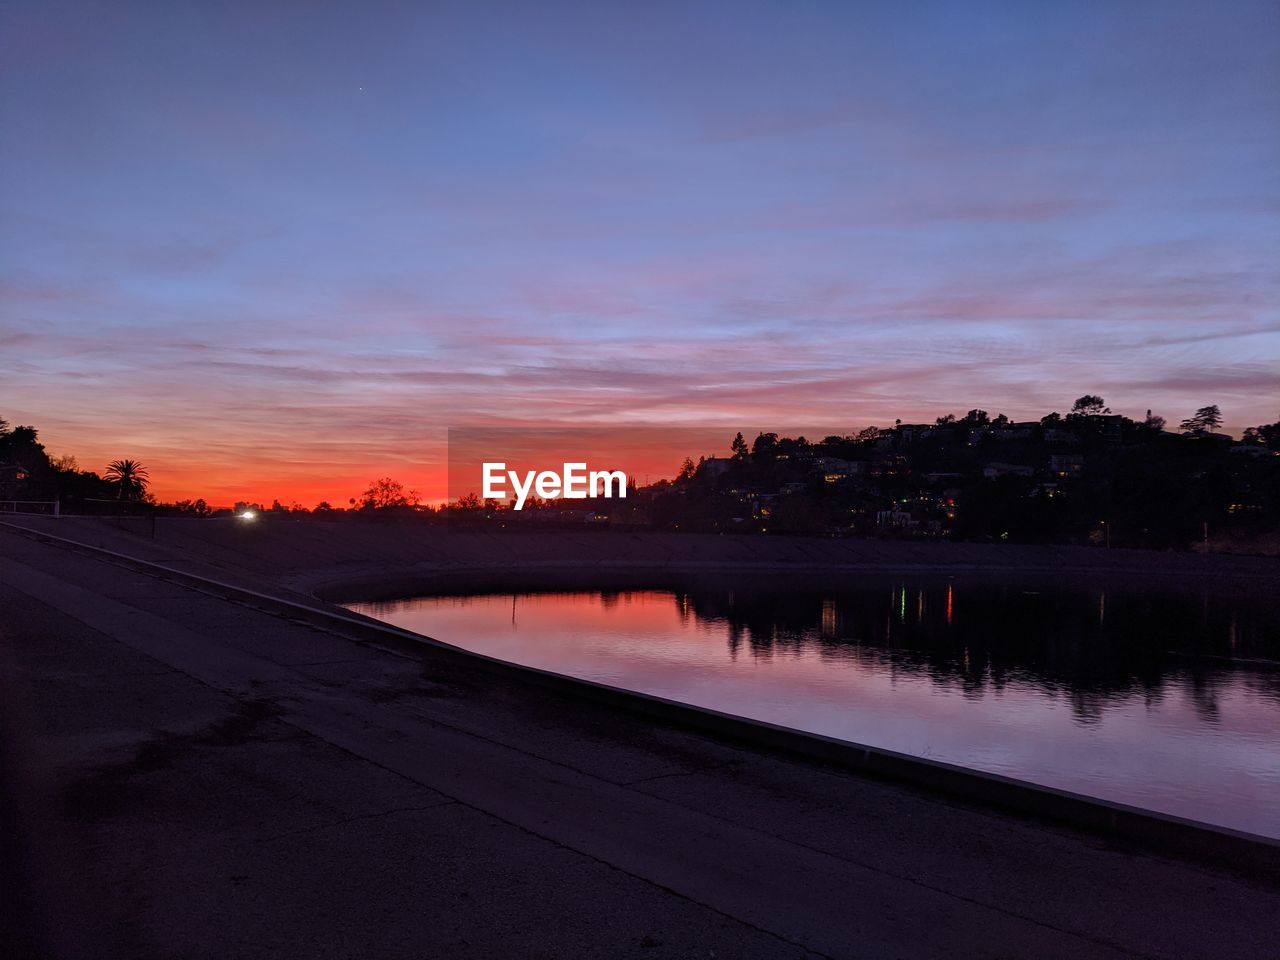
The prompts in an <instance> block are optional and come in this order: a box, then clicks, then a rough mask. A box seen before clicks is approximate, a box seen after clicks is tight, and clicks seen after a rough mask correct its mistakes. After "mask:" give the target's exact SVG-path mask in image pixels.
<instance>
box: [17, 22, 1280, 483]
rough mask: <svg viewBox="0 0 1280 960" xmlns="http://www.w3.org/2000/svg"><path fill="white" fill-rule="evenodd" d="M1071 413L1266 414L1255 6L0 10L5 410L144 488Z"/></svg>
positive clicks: (1268, 362)
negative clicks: (539, 440)
mask: <svg viewBox="0 0 1280 960" xmlns="http://www.w3.org/2000/svg"><path fill="white" fill-rule="evenodd" d="M1084 393H1095V394H1100V395H1102V396H1103V397H1105V398H1106V400H1107V402H1108V403H1109V404H1110V405H1111V406H1112V407H1113V408H1114V409H1115V410H1116V411H1117V412H1121V413H1125V414H1127V415H1130V416H1134V417H1139V418H1140V417H1142V416H1143V415H1145V413H1146V410H1147V409H1152V410H1154V412H1155V413H1157V414H1161V415H1163V416H1165V417H1167V418H1168V419H1169V420H1170V422H1171V423H1177V421H1179V420H1181V419H1183V418H1185V417H1187V416H1189V415H1190V414H1191V413H1193V412H1194V410H1195V409H1196V408H1197V407H1200V406H1203V405H1206V404H1210V403H1216V404H1218V405H1219V406H1220V407H1221V409H1222V411H1223V415H1224V418H1225V421H1226V429H1227V430H1228V431H1233V432H1235V433H1237V434H1238V433H1239V431H1240V430H1242V429H1243V428H1244V427H1245V426H1249V425H1252V424H1256V423H1262V422H1271V421H1274V420H1276V419H1277V417H1280V7H1278V6H1277V5H1276V4H1274V3H1271V2H1258V3H1254V2H1233V0H1213V2H1207V0H1206V2H1178V0H1164V2H1156V3H1143V2H1125V3H1121V4H1116V3H1109V2H1098V3H1072V2H1062V3H1052V4H1048V3H1043V4H1042V3H1026V2H1009V3H992V2H981V0H977V2H967V3H955V2H951V3H926V2H913V3H909V4H891V3H858V2H852V0H848V2H834V3H822V2H816V0H815V2H806V3H801V4H797V3H789V2H777V3H757V2H749V0H739V2H722V3H696V2H691V3H674V2H672V3H667V2H655V0H649V2H641V0H630V2H607V0H598V2H581V3H556V2H542V3H536V4H534V3H520V4H516V3H512V4H506V3H494V2H485V0H476V2H468V3H459V4H447V3H427V2H420V3H405V4H399V3H389V2H381V3H378V2H374V3H369V2H364V3H358V2H339V0H330V2H315V3H303V2H288V3H280V2H269V0H256V2H224V3H216V4H214V3H207V2H202V3H186V2H180V0H172V2H158V0H157V2H135V3H126V4H120V3H63V2H58V0H42V2H25V0H18V2H10V3H7V4H5V5H4V7H3V9H2V11H0V416H3V417H4V418H5V419H7V420H9V421H10V422H12V423H30V424H34V425H35V426H37V427H38V428H39V429H40V433H41V438H42V440H44V442H45V443H46V446H47V447H48V448H49V449H50V451H51V452H52V453H54V454H74V455H75V456H76V457H77V459H78V460H79V463H80V465H81V466H82V467H84V468H88V469H97V470H101V469H102V468H103V467H104V466H105V464H106V462H107V461H108V460H111V459H115V458H118V457H131V458H134V459H138V460H141V461H142V462H143V463H144V464H146V465H147V467H148V468H149V470H150V473H151V476H152V479H153V490H154V492H155V493H156V494H157V495H158V496H160V498H161V499H176V498H181V497H196V496H204V497H206V498H207V499H209V500H210V501H211V502H227V503H229V502H231V501H233V500H237V499H257V500H263V501H269V500H270V499H272V498H279V499H281V500H282V501H284V502H285V503H288V502H290V501H292V500H297V501H300V502H303V503H305V504H307V505H310V504H312V503H314V502H315V501H317V500H320V499H327V500H330V501H332V502H334V503H345V502H346V500H347V498H348V497H351V496H358V495H359V493H360V492H361V491H362V490H363V489H364V488H365V487H366V486H367V485H368V482H369V481H370V480H371V479H373V478H374V477H378V476H384V475H390V476H393V477H395V478H398V479H401V480H403V481H404V482H405V483H407V484H408V485H411V486H415V487H417V488H418V489H420V490H422V491H423V492H424V494H425V495H427V496H428V498H430V497H431V496H433V495H434V496H440V495H443V470H444V464H445V460H446V453H445V438H446V433H447V430H448V429H449V428H465V427H472V426H486V425H495V424H501V425H513V424H515V425H519V424H530V425H536V426H539V427H544V426H548V425H590V426H593V427H612V428H615V429H617V430H619V431H622V430H625V429H626V426H627V425H628V424H649V425H655V424H656V425H666V424H670V425H679V426H682V427H690V428H706V429H708V430H711V431H712V432H715V431H719V432H720V433H723V434H724V436H725V438H726V441H725V446H726V448H727V438H728V437H731V436H732V434H733V432H734V431H736V430H742V431H744V432H745V433H747V435H748V437H750V436H752V435H753V434H754V432H755V431H758V430H776V431H779V432H783V433H785V432H788V428H789V427H790V426H791V425H793V424H803V425H806V426H809V427H810V430H811V431H813V430H814V425H819V429H822V430H823V432H826V433H847V432H851V431H852V430H855V429H858V428H861V427H864V426H867V425H870V424H876V425H885V424H889V423H892V422H893V420H895V419H898V418H901V419H903V420H905V421H909V422H910V421H916V420H925V421H932V420H933V419H934V418H935V417H936V416H939V415H941V414H944V413H948V412H954V413H959V414H961V415H962V414H963V413H964V412H965V411H966V410H968V409H970V408H972V407H981V408H983V409H987V410H989V411H990V412H991V413H992V414H993V415H994V414H995V413H997V412H1003V413H1006V414H1008V415H1009V416H1011V417H1013V418H1014V419H1021V418H1031V417H1036V418H1038V417H1039V416H1041V415H1043V414H1044V413H1047V412H1049V411H1050V410H1059V411H1063V412H1065V411H1066V410H1067V409H1068V408H1069V407H1070V405H1071V402H1072V401H1073V400H1074V399H1075V398H1076V397H1078V396H1080V395H1081V394H1084ZM823 428H825V429H823ZM812 435H813V433H812V432H811V433H810V436H812ZM724 452H726V451H717V450H695V451H685V450H680V451H678V455H675V456H673V463H672V469H673V470H674V469H675V468H676V467H677V466H678V463H679V459H680V458H681V457H683V456H684V455H685V454H686V453H692V454H694V455H695V456H696V454H698V453H724Z"/></svg>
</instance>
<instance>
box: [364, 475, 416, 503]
mask: <svg viewBox="0 0 1280 960" xmlns="http://www.w3.org/2000/svg"><path fill="white" fill-rule="evenodd" d="M417 503H418V491H417V490H406V489H405V487H404V484H403V483H401V482H400V481H399V480H392V479H391V478H390V477H379V478H378V479H377V480H375V481H373V483H371V484H370V485H369V489H368V490H366V491H365V492H364V498H363V499H362V500H361V501H360V509H361V510H385V509H387V508H388V507H413V506H417Z"/></svg>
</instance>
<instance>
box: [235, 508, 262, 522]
mask: <svg viewBox="0 0 1280 960" xmlns="http://www.w3.org/2000/svg"><path fill="white" fill-rule="evenodd" d="M237 516H239V517H240V519H241V520H257V519H258V514H257V513H256V512H255V511H253V510H246V511H245V512H244V513H241V514H237Z"/></svg>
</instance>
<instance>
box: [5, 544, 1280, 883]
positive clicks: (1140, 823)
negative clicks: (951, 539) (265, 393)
mask: <svg viewBox="0 0 1280 960" xmlns="http://www.w3.org/2000/svg"><path fill="white" fill-rule="evenodd" d="M0 526H4V527H8V528H9V529H11V530H14V531H16V532H17V533H19V534H20V535H22V536H24V537H27V538H28V539H33V540H38V541H42V542H48V543H52V544H54V545H61V546H66V547H70V548H73V549H76V550H80V551H84V552H87V553H90V554H94V555H98V556H100V557H103V558H106V559H108V560H111V561H114V562H117V563H124V564H128V565H130V566H132V567H133V568H134V569H137V570H139V571H141V572H144V573H149V574H153V575H158V576H160V577H162V578H166V579H170V580H172V581H175V582H180V583H183V584H184V585H187V586H192V587H196V588H200V589H203V590H206V591H208V590H210V589H212V590H213V591H215V592H217V593H218V594H219V595H223V596H227V595H229V598H234V599H239V600H243V601H246V602H249V603H252V604H255V605H257V606H259V607H265V606H266V605H270V606H271V607H274V608H276V610H277V611H279V612H283V613H286V614H288V615H289V616H291V617H292V618H293V619H297V620H302V621H305V622H307V623H309V624H311V625H313V626H318V627H323V628H326V629H329V630H333V629H334V628H335V627H340V628H341V630H342V632H343V633H344V634H346V635H348V636H353V638H354V639H359V640H361V641H364V642H368V643H371V644H373V645H375V646H379V647H381V648H384V649H388V650H390V651H391V652H399V653H414V654H416V653H421V652H422V650H423V648H427V649H429V650H430V651H432V652H433V653H434V654H437V655H440V656H443V657H446V658H448V659H452V660H455V661H457V662H460V663H466V664H469V665H471V666H475V667H480V668H481V669H484V670H486V671H489V672H492V673H494V674H498V675H501V676H504V677H506V678H509V679H516V680H520V681H523V682H526V683H530V682H531V683H533V684H535V685H537V686H538V687H541V688H543V689H546V690H548V691H551V692H554V693H556V694H559V695H561V696H565V697H568V698H572V699H579V700H587V701H590V702H593V703H598V704H601V705H605V706H608V707H610V708H613V709H621V710H624V711H626V712H628V713H633V714H638V715H640V716H644V717H648V718H652V719H655V720H659V721H661V722H664V723H668V724H671V725H674V726H678V727H682V728H685V729H690V730H695V731H698V732H700V733H705V734H709V735H711V736H713V737H716V738H718V739H722V740H727V741H731V742H734V743H738V744H741V745H745V746H748V747H753V748H757V749H766V750H772V751H776V752H778V753H781V754H785V755H787V756H789V757H794V758H798V759H802V760H807V761H811V762H817V763H821V764H826V765H831V766H835V767H838V768H841V769H844V770H849V771H852V772H855V773H858V774H863V775H869V776H872V777H876V778H879V779H886V780H891V781H895V782H899V783H905V784H909V785H911V786H914V787H919V788H923V789H925V790H928V791H931V792H935V793H940V794H944V795H947V796H951V797H955V798H959V799H962V800H966V801H970V802H973V803H976V804H978V805H981V806H986V807H993V808H997V809H1000V810H1002V811H1007V812H1011V813H1015V814H1018V815H1021V816H1027V817H1031V818H1035V819H1042V820H1047V821H1052V822H1056V823H1059V824H1063V825H1066V826H1069V827H1074V828H1077V829H1081V830H1083V831H1085V832H1088V833H1091V834H1094V835H1097V836H1101V837H1103V838H1105V839H1108V840H1111V841H1114V842H1119V843H1123V844H1127V845H1132V846H1134V847H1139V848H1144V849H1146V850H1150V851H1152V852H1157V853H1172V854H1176V855H1180V856H1183V857H1186V858H1188V859H1191V860H1195V861H1200V862H1205V863H1211V864H1215V865H1218V866H1224V867H1227V868H1230V869H1232V870H1234V871H1237V872H1241V873H1244V874H1247V875H1249V876H1252V877H1256V878H1259V879H1263V880H1267V881H1271V882H1280V840H1273V839H1271V838H1268V837H1263V836H1259V835H1256V834H1250V833H1245V832H1243V831H1238V830H1232V829H1229V828H1226V827H1217V826H1213V825H1211V824H1206V823H1201V822H1198V821H1194V820H1188V819H1185V818H1182V817H1176V816H1173V815H1170V814H1163V813H1157V812H1154V811H1148V810H1143V809H1140V808H1138V807H1131V806H1128V805H1126V804H1121V803H1114V802H1112V801H1108V800H1101V799H1097V798H1094V797H1088V796H1084V795H1082V794H1076V793H1071V792H1069V791H1065V790H1058V789H1055V788H1052V787H1045V786H1040V785H1037V784H1033V783H1029V782H1027V781H1022V780H1016V779H1013V778H1010V777H1004V776H1000V775H999V774H993V773H985V772H982V771H977V770H971V769H968V768H965V767H959V766H955V765H953V764H948V763H943V762H941V761H937V760H929V759H926V758H922V757H913V756H910V755H907V754H901V753H896V752H894V751H891V750H885V749H882V748H879V747H872V746H867V745H864V744H857V743H852V742H848V741H844V740H836V739H834V738H831V737H826V736H823V735H821V734H816V733H808V732H805V731H801V730H795V729H792V728H789V727H781V726H777V725H775V724H771V723H767V722H765V721H761V720H752V719H749V718H746V717H739V716H735V715H732V714H726V713H721V712H719V711H716V710H712V709H709V708H706V707H699V706H695V705H692V704H686V703H680V702H678V701H673V700H667V699H664V698H662V697H657V696H653V695H650V694H645V693H639V692H636V691H631V690H625V689H622V688H619V687H612V686H608V685H607V684H602V683H597V682H595V681H591V680H581V679H578V678H575V677H570V676H566V675H564V674H558V673H553V672H551V671H547V670H541V669H538V668H536V667H526V666H522V665H520V664H515V663H510V662H508V661H505V660H498V659H496V658H493V657H489V656H486V655H484V654H478V653H473V652H471V651H468V650H464V649H462V648H461V647H455V646H453V645H451V644H447V643H444V642H442V641H439V640H435V639H433V638H431V637H426V636H423V635H421V634H416V633H412V632H410V631H407V630H402V629H400V628H398V627H393V626H391V625H389V624H385V623H382V622H381V621H378V620H374V619H371V618H368V617H365V616H363V615H360V614H356V613H352V612H351V611H348V610H345V609H343V608H340V607H334V606H332V605H330V604H328V603H325V602H324V601H320V600H317V601H316V602H317V603H318V604H321V605H320V606H312V605H310V604H305V603H301V602H298V601H295V600H291V599H286V598H282V597H276V596H272V595H271V594H268V593H262V592H259V591H256V590H251V589H248V588H246V587H241V586H237V585H235V584H230V583H225V582H223V581H220V580H214V579H212V578H209V577H203V576H200V575H197V574H193V573H188V572H186V571H183V570H178V569H175V568H173V567H168V566H165V565H163V564H159V563H154V562H152V561H148V560H139V559H137V558H135V557H131V556H129V555H127V554H123V553H117V552H115V551H113V550H108V549H105V548H103V547H96V546H91V545H89V544H84V543H80V542H77V541H75V540H69V539H66V538H64V537H59V536H56V535H54V534H49V533H45V532H43V531H37V530H32V529H31V528H29V527H25V526H21V525H18V524H12V523H8V522H6V521H0Z"/></svg>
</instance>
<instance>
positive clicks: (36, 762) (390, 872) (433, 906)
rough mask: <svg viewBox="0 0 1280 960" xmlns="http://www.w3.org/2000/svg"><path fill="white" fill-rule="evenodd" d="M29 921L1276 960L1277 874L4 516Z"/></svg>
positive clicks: (314, 946)
mask: <svg viewBox="0 0 1280 960" xmlns="http://www.w3.org/2000/svg"><path fill="white" fill-rule="evenodd" d="M0 671H2V672H0V677H2V678H3V680H2V683H3V688H2V689H0V698H2V699H3V705H2V707H0V709H2V711H3V712H2V713H0V722H3V724H4V730H3V733H4V737H3V743H2V745H3V753H0V763H2V764H4V767H3V769H0V775H3V780H2V781H0V782H3V783H4V784H5V785H6V790H5V796H4V800H5V803H4V804H3V808H2V809H0V814H3V822H4V823H5V825H6V826H8V827H10V829H9V830H8V831H7V833H6V836H7V837H8V838H9V840H10V843H9V847H10V849H9V851H8V852H9V853H10V854H11V855H9V856H6V858H5V859H6V866H5V869H6V870H7V871H8V874H9V875H8V876H6V877H4V880H5V881H6V886H7V887H8V888H10V889H11V890H13V891H14V897H15V898H16V899H14V900H13V902H14V903H18V904H25V907H24V909H23V910H22V911H21V912H20V913H19V914H14V913H13V912H10V914H9V919H8V923H9V925H10V926H11V928H12V929H11V930H10V931H6V932H8V933H9V935H10V936H12V937H17V938H26V940H27V943H28V945H29V946H31V947H32V948H37V947H38V948H40V949H43V950H44V951H45V952H46V953H47V954H48V955H51V956H69V957H71V956H85V957H88V956H92V957H113V956H118V957H139V958H147V957H210V958H214V957H216V958H229V957H362V958H364V957H370V958H373V957H504V958H506V957H512V958H518V957H548V958H549V957H566V958H567V957H608V958H612V957H644V958H664V957H793V956H794V957H804V956H826V957H868V958H878V957H895V958H897V957H901V958H917V957H939V958H941V957H948V958H950V957H991V958H1011V957H1027V958H1053V957H1072V958H1080V957H1205V958H1210V957H1212V958H1224V957H1259V958H1262V957H1271V956H1274V955H1275V954H1274V949H1275V946H1274V945H1275V939H1274V937H1275V931H1277V930H1280V891H1277V890H1276V889H1275V888H1269V887H1267V886H1265V885H1263V884H1260V883H1257V882H1253V881H1249V880H1245V879H1241V878H1238V877H1235V876H1233V875H1230V874H1227V873H1223V872H1217V871H1213V870H1210V869H1207V868H1204V867H1200V866H1195V865H1191V864H1185V863H1180V862H1176V861H1173V860H1167V859H1161V858H1157V857H1151V856H1145V855H1139V854H1135V853H1133V852H1128V851H1123V850H1117V849H1108V848H1107V847H1106V846H1104V845H1103V844H1102V843H1101V842H1099V841H1097V840H1095V839H1092V838H1089V837H1086V836H1083V835H1079V834H1076V833H1073V832H1071V831H1068V830H1061V829H1056V828H1053V827H1048V826H1044V825H1041V824H1036V823H1031V822H1025V821H1020V820H1016V819H1012V818H1007V817H1003V816H1000V815H997V814H994V813H991V812H987V811H982V810H977V809H970V808H967V807H964V806H961V805H957V804H953V803H948V802H946V801H945V800H942V799H939V798H937V797H933V796H930V795H926V794H923V793H920V792H916V791H912V790H909V789H905V788H900V787H896V786H893V785H886V784H882V783H877V782H873V781H868V780H864V779H859V778H857V777H853V776H849V775H845V774H842V773H839V772H834V771H831V770H826V769H822V768H819V767H816V766H810V765H805V764H802V763H798V762H793V761H789V760H786V759H780V758H777V757H772V756H769V755H767V754H764V753H757V752H753V751H750V750H745V749H740V748H736V747H732V746H728V745H725V744H721V743H717V742H715V741H713V740H710V739H707V738H704V737H700V736H697V735H694V734H690V733H687V732H682V731H679V730H674V729H669V728H664V727H661V726H656V725H653V724H649V723H645V722H643V721H641V720H639V719H637V718H634V717H630V716H623V715H618V714H615V713H612V712H610V711H608V710H607V709H605V708H603V707H597V706H594V705H586V704H584V703H582V702H578V701H571V700H561V699H558V698H555V697H553V696H551V695H549V694H547V693H545V692H543V691H534V690H530V689H527V688H524V687H521V686H520V685H518V684H515V683H508V682H504V681H498V680H495V679H494V678H493V676H492V675H490V674H487V673H484V672H482V671H478V670H472V669H471V668H469V667H466V666H459V665H457V664H455V663H446V662H444V661H442V660H441V659H440V658H439V657H438V656H436V655H434V654H433V653H432V652H431V651H429V650H427V649H424V650H423V651H422V652H421V654H414V655H405V654H404V653H403V652H399V653H396V652H391V651H388V650H383V649H379V648H377V647H376V646H373V645H370V644H369V643H367V642H361V641H359V640H355V639H352V638H349V637H346V636H343V635H341V633H340V632H326V631H322V630H318V629H316V628H314V627H311V626H309V625H307V624H304V623H301V622H299V621H294V620H290V619H287V618H284V617H281V616H279V615H277V614H273V613H270V612H267V611H264V610H262V609H257V608H254V607H251V606H247V605H245V604H243V603H240V602H236V601H232V600H229V599H225V598H222V597H218V596H213V595H210V594H208V593H202V592H198V591H196V590H193V589H191V588H189V587H185V586H181V585H178V584H176V583H172V582H167V581H165V580H162V579H157V578H155V577H153V576H150V575H147V574H142V573H138V572H137V571H135V570H132V569H130V568H128V567H124V566H119V565H115V564H112V563H108V562H104V561H102V560H99V559H95V558H89V557H85V556H81V555H79V554H77V553H75V552H72V551H68V550H65V549H62V548H59V547H55V546H50V545H47V544H41V543H36V542H33V541H32V540H30V539H27V538H25V537H23V536H20V535H17V534H14V533H12V532H8V531H0Z"/></svg>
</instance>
